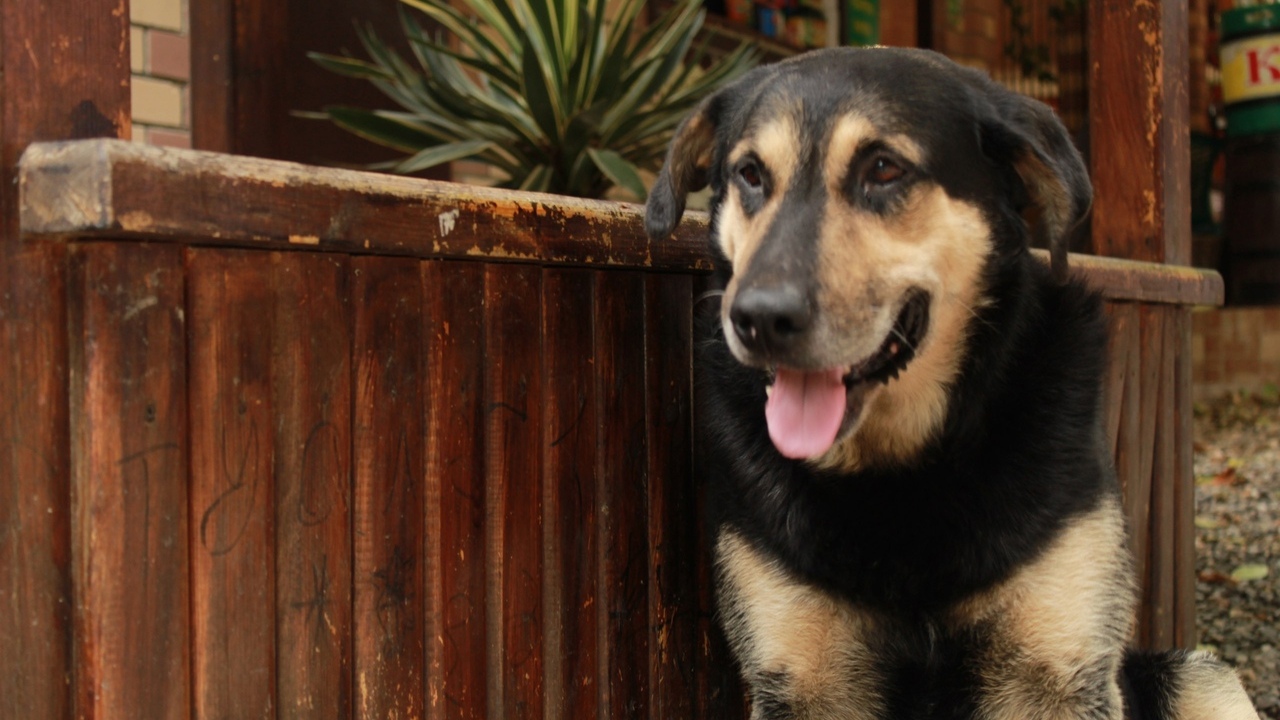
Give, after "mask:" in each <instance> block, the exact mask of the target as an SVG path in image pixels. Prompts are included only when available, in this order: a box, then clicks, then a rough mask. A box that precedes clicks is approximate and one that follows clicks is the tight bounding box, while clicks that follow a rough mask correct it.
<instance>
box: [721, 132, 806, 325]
mask: <svg viewBox="0 0 1280 720" xmlns="http://www.w3.org/2000/svg"><path fill="white" fill-rule="evenodd" d="M753 152H754V153H755V154H756V156H757V157H759V158H760V160H761V162H762V163H763V164H764V166H765V167H766V168H768V170H769V173H770V175H771V176H772V179H773V184H774V186H775V187H776V188H778V191H776V192H774V193H773V196H772V197H770V198H769V200H768V202H766V203H765V205H764V207H763V208H761V209H760V211H759V212H757V213H756V215H755V217H752V218H748V217H747V215H746V213H745V212H743V210H742V199H741V197H739V195H738V187H737V185H736V184H734V183H730V184H729V192H728V196H727V197H726V202H725V205H724V212H723V213H722V214H721V216H720V234H719V241H720V249H721V250H723V251H724V254H725V257H727V258H729V262H730V263H732V264H733V267H734V269H735V270H736V271H737V272H736V273H735V275H739V274H741V272H742V270H743V269H745V268H746V267H747V265H748V264H749V263H750V262H751V258H752V256H754V255H755V252H756V250H757V249H758V248H759V247H760V241H761V240H762V239H763V238H764V234H765V232H766V231H767V230H768V228H769V225H770V224H771V223H772V222H773V218H774V216H776V215H777V214H778V207H779V206H780V205H781V204H782V188H785V187H787V185H788V184H789V183H790V182H791V178H792V177H793V176H794V175H795V163H796V159H797V158H798V157H799V155H800V130H799V127H798V126H797V125H796V122H795V119H794V118H793V117H792V116H791V115H789V114H788V115H782V116H780V117H778V118H776V119H774V120H772V121H770V122H768V123H766V124H765V125H763V126H761V127H760V128H759V129H758V130H757V131H756V132H754V133H752V134H751V135H749V136H748V137H746V138H744V139H742V140H741V141H739V142H738V144H737V145H735V146H734V147H733V149H732V150H730V151H729V158H728V164H729V166H730V167H733V166H734V165H735V164H736V163H737V162H738V161H740V160H741V159H742V158H743V157H744V156H746V155H748V154H749V153H753ZM735 280H736V278H735ZM736 289H737V284H736V282H735V281H731V282H730V284H729V287H728V288H726V290H725V307H728V306H729V305H730V304H732V302H733V295H734V293H735V292H736Z"/></svg>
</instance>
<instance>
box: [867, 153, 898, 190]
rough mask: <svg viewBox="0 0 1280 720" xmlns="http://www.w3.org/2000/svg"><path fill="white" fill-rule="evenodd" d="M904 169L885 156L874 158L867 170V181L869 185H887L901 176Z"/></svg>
mask: <svg viewBox="0 0 1280 720" xmlns="http://www.w3.org/2000/svg"><path fill="white" fill-rule="evenodd" d="M905 173H906V170H903V169H902V166H901V165H899V164H897V163H895V162H894V161H892V160H890V159H889V158H887V157H879V158H876V159H875V160H874V161H873V162H872V163H871V169H870V170H868V171H867V183H868V184H870V185H888V184H889V183H891V182H893V181H895V180H897V179H898V178H901V177H902V176H903V174H905Z"/></svg>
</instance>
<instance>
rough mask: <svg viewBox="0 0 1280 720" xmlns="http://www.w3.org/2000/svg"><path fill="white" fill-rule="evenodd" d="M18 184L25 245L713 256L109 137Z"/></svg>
mask: <svg viewBox="0 0 1280 720" xmlns="http://www.w3.org/2000/svg"><path fill="white" fill-rule="evenodd" d="M19 184H20V187H21V193H22V202H21V216H22V231H23V234H24V236H25V237H26V238H28V239H41V238H43V239H58V238H64V237H71V236H74V237H79V238H86V237H88V238H93V237H102V238H122V237H123V238H135V239H139V240H146V241H150V242H173V243H183V244H193V245H213V246H233V247H251V248H263V249H273V250H282V249H293V250H311V251H329V252H342V253H355V254H370V255H400V256H410V257H422V258H454V259H473V260H486V261H512V262H527V263H535V264H544V265H582V266H593V267H626V268H639V269H648V270H658V271H668V272H707V271H709V270H710V269H711V264H712V260H711V256H710V254H709V253H708V252H707V250H706V247H705V241H704V238H705V235H706V232H707V227H706V226H707V219H706V215H705V214H702V213H689V214H688V215H687V216H686V218H685V221H684V222H683V223H682V224H681V226H680V228H679V229H678V230H677V231H676V233H675V235H674V237H672V238H669V239H667V240H665V241H662V242H654V243H651V242H649V240H648V238H646V237H645V234H644V229H643V222H642V215H643V209H642V208H641V207H640V206H638V205H633V204H628V203H616V202H606V201H599V200H583V199H579V198H570V197H564V196H559V195H546V194H541V193H525V192H514V191H506V190H495V189H491V188H484V187H477V186H471V185H460V184H455V183H446V182H436V181H431V180H419V179H414V178H405V177H398V176H394V175H385V174H380V173H368V172H358V171H354V170H342V169H334V168H320V167H312V166H307V165H300V164H297V163H290V162H282V161H278V160H264V159H260V158H252V157H242V156H235V155H224V154H219V153H209V152H200V151H194V150H179V149H173V148H160V147H153V146H149V145H141V144H137V143H130V142H124V141H119V140H84V141H74V142H65V143H37V144H34V145H32V146H31V147H29V148H28V149H27V151H26V153H25V154H24V155H23V158H22V163H21V171H20V180H19ZM1037 253H1039V251H1037ZM1039 256H1040V257H1042V258H1044V257H1045V256H1044V255H1043V254H1042V253H1040V254H1039ZM1070 262H1071V265H1072V267H1073V268H1075V270H1076V271H1077V272H1080V273H1082V274H1083V275H1084V276H1086V277H1087V278H1088V280H1089V281H1090V282H1091V283H1092V284H1093V285H1095V286H1096V287H1099V288H1100V289H1101V290H1102V291H1103V293H1104V295H1106V296H1107V297H1108V298H1109V299H1112V300H1128V301H1139V302H1157V303H1175V304H1190V305H1214V304H1221V302H1222V279H1221V278H1220V277H1219V276H1218V274H1217V273H1214V272H1212V271H1207V270H1199V269H1194V268H1188V267H1175V266H1166V265H1157V264H1151V263H1143V262H1135V261H1128V260H1117V259H1112V258H1102V257H1093V256H1088V255H1072V256H1071V260H1070Z"/></svg>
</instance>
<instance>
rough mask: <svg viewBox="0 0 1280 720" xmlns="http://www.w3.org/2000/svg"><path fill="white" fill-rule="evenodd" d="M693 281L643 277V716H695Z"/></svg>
mask: <svg viewBox="0 0 1280 720" xmlns="http://www.w3.org/2000/svg"><path fill="white" fill-rule="evenodd" d="M692 288H693V282H692V278H690V277H689V276H687V275H666V274H656V273H655V274H651V275H647V276H646V277H645V287H644V291H645V298H644V310H645V315H644V325H645V334H644V354H645V361H646V365H645V383H644V384H645V388H646V398H645V409H646V415H647V418H646V421H647V431H648V436H649V446H648V451H649V457H648V466H649V477H648V481H649V482H648V484H649V498H648V500H649V512H648V521H649V577H648V584H649V628H650V630H649V668H648V673H649V693H650V695H649V716H650V717H652V718H677V717H680V718H687V717H694V716H695V715H694V705H693V700H694V693H695V692H696V684H697V679H696V675H695V672H696V668H697V645H696V640H695V638H696V636H695V630H696V627H697V621H698V614H697V597H698V593H697V585H696V582H697V578H696V576H695V572H696V559H697V554H696V552H694V551H695V549H696V539H697V532H696V528H697V526H698V520H699V519H698V517H697V515H696V514H695V505H694V502H695V497H694V491H695V489H694V487H693V483H695V482H697V479H695V478H694V477H693V427H692V424H691V421H692V417H693V413H692V408H693V385H692V374H691V368H692V360H693V340H692V336H693V323H692V318H693V315H692V310H693V295H692Z"/></svg>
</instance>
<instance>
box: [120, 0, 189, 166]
mask: <svg viewBox="0 0 1280 720" xmlns="http://www.w3.org/2000/svg"><path fill="white" fill-rule="evenodd" d="M129 20H130V25H131V27H130V28H129V42H130V58H129V64H130V69H131V70H132V76H133V77H132V84H133V139H134V140H135V141H138V142H144V143H151V144H153V145H171V146H175V147H191V110H190V106H191V103H190V92H189V91H188V87H187V86H188V84H189V82H190V80H191V40H190V37H189V35H188V32H187V8H186V2H185V1H184V0H131V1H130V3H129Z"/></svg>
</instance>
